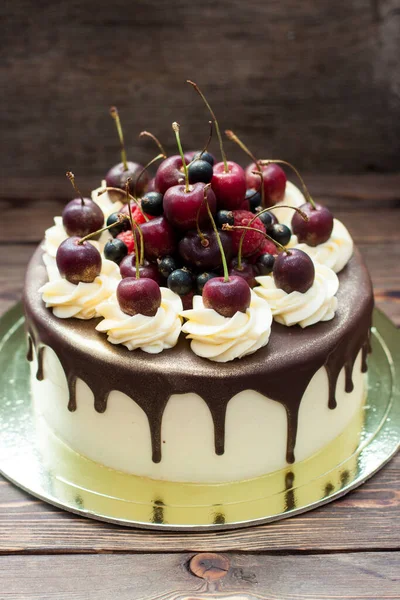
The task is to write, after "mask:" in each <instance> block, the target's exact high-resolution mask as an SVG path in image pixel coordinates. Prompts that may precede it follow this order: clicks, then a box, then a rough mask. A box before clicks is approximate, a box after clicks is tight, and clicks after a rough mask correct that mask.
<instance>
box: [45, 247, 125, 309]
mask: <svg viewBox="0 0 400 600" xmlns="http://www.w3.org/2000/svg"><path fill="white" fill-rule="evenodd" d="M43 261H44V263H45V265H46V269H47V274H48V276H49V281H48V282H47V283H45V284H44V286H42V287H41V288H40V290H39V292H40V293H41V294H42V299H43V302H45V304H46V307H48V308H52V309H53V314H54V315H55V316H56V317H58V318H60V319H69V318H70V317H75V318H76V319H93V318H94V317H100V316H101V315H100V314H99V312H98V310H97V309H98V306H99V305H100V303H102V302H104V301H105V300H107V298H109V297H110V296H111V295H112V294H113V293H114V292H115V290H116V288H117V285H118V283H119V281H120V279H121V275H120V272H119V268H118V266H117V265H116V264H115V263H114V262H112V261H110V260H106V259H104V258H103V260H102V267H101V273H100V275H98V276H97V277H96V278H95V280H94V281H93V282H92V283H83V282H80V283H78V284H77V285H75V284H74V283H71V282H70V281H67V280H66V279H64V278H63V277H61V275H60V272H59V270H58V268H57V264H56V260H55V259H54V258H53V257H51V256H47V255H46V254H44V255H43Z"/></svg>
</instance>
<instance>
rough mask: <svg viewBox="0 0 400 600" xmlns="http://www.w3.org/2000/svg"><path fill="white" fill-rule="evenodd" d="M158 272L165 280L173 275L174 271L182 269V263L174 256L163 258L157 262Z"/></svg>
mask: <svg viewBox="0 0 400 600" xmlns="http://www.w3.org/2000/svg"><path fill="white" fill-rule="evenodd" d="M157 263H158V270H159V272H160V273H161V275H162V276H163V277H165V279H167V278H168V276H169V275H171V273H172V271H175V270H176V269H179V268H180V267H181V262H180V261H178V260H177V259H176V258H174V257H173V256H163V257H162V258H159V259H158V260H157Z"/></svg>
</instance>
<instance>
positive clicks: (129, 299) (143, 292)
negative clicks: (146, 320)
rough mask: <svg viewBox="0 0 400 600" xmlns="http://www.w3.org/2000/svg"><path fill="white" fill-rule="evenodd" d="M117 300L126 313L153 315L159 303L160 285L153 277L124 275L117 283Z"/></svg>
mask: <svg viewBox="0 0 400 600" xmlns="http://www.w3.org/2000/svg"><path fill="white" fill-rule="evenodd" d="M117 300H118V304H119V306H120V308H121V310H122V312H124V313H126V314H127V315H131V316H133V315H138V314H139V315H145V316H146V317H154V315H155V314H156V312H157V310H158V309H159V307H160V305H161V291H160V286H159V285H158V284H157V283H156V282H155V281H154V280H153V279H145V278H143V279H136V277H126V279H122V280H121V281H120V282H119V284H118V287H117Z"/></svg>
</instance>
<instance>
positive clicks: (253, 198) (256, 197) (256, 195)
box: [246, 189, 268, 214]
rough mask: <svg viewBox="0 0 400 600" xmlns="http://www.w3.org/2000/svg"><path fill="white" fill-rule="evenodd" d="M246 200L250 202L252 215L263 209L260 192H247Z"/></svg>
mask: <svg viewBox="0 0 400 600" xmlns="http://www.w3.org/2000/svg"><path fill="white" fill-rule="evenodd" d="M246 200H247V202H248V207H249V208H248V210H250V211H251V212H252V213H255V212H257V209H258V208H261V194H260V192H259V191H257V190H254V189H249V190H246ZM266 214H268V213H266Z"/></svg>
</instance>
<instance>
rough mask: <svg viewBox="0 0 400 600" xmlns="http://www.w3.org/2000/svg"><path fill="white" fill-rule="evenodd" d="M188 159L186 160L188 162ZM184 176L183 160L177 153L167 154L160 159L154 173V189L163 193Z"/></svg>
mask: <svg viewBox="0 0 400 600" xmlns="http://www.w3.org/2000/svg"><path fill="white" fill-rule="evenodd" d="M189 162H190V161H188V160H187V161H186V164H189ZM184 178H185V174H184V172H183V161H182V158H181V157H180V155H179V154H176V155H174V156H169V157H168V158H166V159H165V160H163V161H162V163H161V164H160V166H159V167H158V169H157V173H156V181H155V186H156V191H157V192H160V193H161V194H165V192H166V191H167V189H168V188H170V187H172V186H173V185H178V183H179V182H180V180H181V179H182V180H183V179H184Z"/></svg>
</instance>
